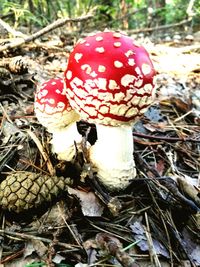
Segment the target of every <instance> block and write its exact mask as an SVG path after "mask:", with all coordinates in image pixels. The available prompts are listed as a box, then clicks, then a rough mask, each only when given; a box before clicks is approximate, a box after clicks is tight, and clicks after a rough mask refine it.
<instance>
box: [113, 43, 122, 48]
mask: <svg viewBox="0 0 200 267" xmlns="http://www.w3.org/2000/svg"><path fill="white" fill-rule="evenodd" d="M121 45H122V44H121V42H115V43H114V47H120V46H121Z"/></svg>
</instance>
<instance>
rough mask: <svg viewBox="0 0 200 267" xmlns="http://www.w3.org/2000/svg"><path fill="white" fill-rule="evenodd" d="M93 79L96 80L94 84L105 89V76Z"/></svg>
mask: <svg viewBox="0 0 200 267" xmlns="http://www.w3.org/2000/svg"><path fill="white" fill-rule="evenodd" d="M95 81H96V85H97V87H98V88H99V89H101V90H107V80H106V79H105V78H98V79H96V80H95ZM97 92H98V91H97Z"/></svg>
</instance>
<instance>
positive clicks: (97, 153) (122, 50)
mask: <svg viewBox="0 0 200 267" xmlns="http://www.w3.org/2000/svg"><path fill="white" fill-rule="evenodd" d="M64 76H65V81H66V88H67V90H66V94H67V97H68V99H69V102H70V105H71V106H72V107H73V109H74V110H76V111H77V112H78V113H79V114H80V116H81V118H82V119H83V120H86V121H88V122H90V123H95V124H96V127H97V141H96V143H95V144H94V145H93V146H92V147H91V149H90V160H91V162H92V164H93V165H94V167H96V170H97V176H98V177H99V179H100V181H101V182H102V183H103V184H104V185H105V186H106V187H107V188H108V189H110V190H120V189H123V188H125V187H126V186H127V185H128V184H129V180H130V179H132V178H134V177H135V176H136V170H135V163H134V159H133V136H132V125H133V123H134V122H136V120H137V119H138V118H139V117H140V116H141V115H142V114H143V113H144V112H145V111H146V110H147V108H148V107H149V105H150V104H151V103H152V102H153V91H154V84H153V78H154V76H155V70H154V67H153V64H152V62H151V60H150V58H149V55H148V52H147V51H146V50H145V49H144V48H143V47H142V46H140V45H138V44H136V43H135V42H134V41H133V40H132V39H131V38H130V37H128V36H126V35H124V34H122V33H120V32H112V31H104V32H100V33H97V34H93V35H90V36H88V37H86V38H85V39H83V40H81V41H79V42H78V44H77V45H76V46H75V47H74V50H73V51H72V52H71V54H70V56H69V60H68V66H67V69H66V71H65V74H64Z"/></svg>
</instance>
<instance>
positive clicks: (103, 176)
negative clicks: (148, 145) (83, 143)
mask: <svg viewBox="0 0 200 267" xmlns="http://www.w3.org/2000/svg"><path fill="white" fill-rule="evenodd" d="M97 135H98V139H97V141H96V143H95V144H94V145H93V146H92V147H91V149H90V159H91V162H92V164H93V165H94V167H95V168H96V170H97V176H98V177H99V179H100V181H101V182H102V183H103V184H104V185H105V186H106V187H107V188H108V189H110V190H112V191H114V190H120V189H124V188H125V187H126V186H127V185H128V184H129V180H130V179H132V178H134V177H135V176H136V170H135V162H134V159H133V136H132V127H131V125H128V126H124V125H123V126H120V127H119V126H118V127H114V126H104V125H99V124H98V125H97Z"/></svg>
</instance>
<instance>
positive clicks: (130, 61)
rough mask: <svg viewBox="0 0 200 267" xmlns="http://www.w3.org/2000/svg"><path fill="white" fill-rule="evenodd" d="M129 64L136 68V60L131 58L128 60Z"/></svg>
mask: <svg viewBox="0 0 200 267" xmlns="http://www.w3.org/2000/svg"><path fill="white" fill-rule="evenodd" d="M128 64H129V66H134V65H135V60H134V58H129V59H128Z"/></svg>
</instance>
